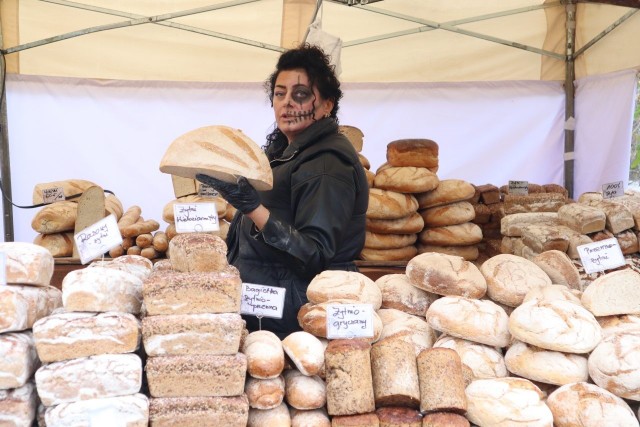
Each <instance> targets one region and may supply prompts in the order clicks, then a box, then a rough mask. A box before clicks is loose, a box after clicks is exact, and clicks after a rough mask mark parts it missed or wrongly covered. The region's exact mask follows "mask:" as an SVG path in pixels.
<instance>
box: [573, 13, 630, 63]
mask: <svg viewBox="0 0 640 427" xmlns="http://www.w3.org/2000/svg"><path fill="white" fill-rule="evenodd" d="M637 12H638V9H633V10H630V11H628V12H627V13H625V14H624V15H623V16H621V17H620V18H619V19H617V20H616V21H615V22H614V23H613V24H611V25H609V26H608V27H607V28H605V29H604V30H603V31H602V32H600V34H598V35H596V36H595V37H594V38H592V39H591V40H589V41H588V42H587V43H586V44H585V45H584V46H582V47H581V48H580V49H578V50H577V51H576V52H575V53H574V55H573V56H574V59H575V58H577V57H578V56H580V55H582V54H583V53H584V52H585V51H586V50H587V49H589V48H590V47H591V46H593V45H594V44H596V43H597V42H599V41H600V40H601V39H602V38H603V37H604V36H606V35H607V34H609V33H610V32H611V31H613V30H614V29H616V28H617V27H618V26H620V24H622V23H623V22H625V21H626V20H628V19H629V18H631V17H632V16H633V15H635V14H636V13H637Z"/></svg>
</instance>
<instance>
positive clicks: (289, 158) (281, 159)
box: [269, 150, 298, 164]
mask: <svg viewBox="0 0 640 427" xmlns="http://www.w3.org/2000/svg"><path fill="white" fill-rule="evenodd" d="M296 154H298V150H295V151H294V152H293V153H291V155H290V156H289V157H287V158H282V157H280V158H279V159H273V160H271V161H270V162H269V164H271V163H273V162H286V161H289V160H291V159H293V158H294V157H295V155H296Z"/></svg>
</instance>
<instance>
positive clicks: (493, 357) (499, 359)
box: [433, 334, 509, 379]
mask: <svg viewBox="0 0 640 427" xmlns="http://www.w3.org/2000/svg"><path fill="white" fill-rule="evenodd" d="M433 347H435V348H440V347H442V348H450V349H452V350H455V352H456V353H458V356H460V360H461V361H462V364H463V365H466V366H468V367H469V368H470V369H471V372H472V373H473V378H474V379H483V378H500V377H506V376H508V374H509V373H508V372H507V366H506V365H505V363H504V357H503V355H502V352H500V351H499V350H497V349H496V348H495V347H492V346H488V345H485V344H480V343H477V342H473V341H469V340H465V339H462V338H456V337H453V336H450V335H446V334H443V335H441V336H440V337H439V338H438V340H437V341H436V342H435V343H434V344H433Z"/></svg>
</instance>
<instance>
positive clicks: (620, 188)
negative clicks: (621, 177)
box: [602, 181, 624, 199]
mask: <svg viewBox="0 0 640 427" xmlns="http://www.w3.org/2000/svg"><path fill="white" fill-rule="evenodd" d="M620 196H624V182H623V181H618V182H610V183H608V184H604V185H603V186H602V198H603V199H613V198H614V197H620Z"/></svg>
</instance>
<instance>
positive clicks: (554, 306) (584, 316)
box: [509, 300, 602, 354]
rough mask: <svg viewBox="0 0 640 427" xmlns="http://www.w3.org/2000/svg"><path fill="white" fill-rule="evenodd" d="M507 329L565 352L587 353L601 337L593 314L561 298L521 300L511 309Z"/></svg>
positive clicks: (527, 341)
mask: <svg viewBox="0 0 640 427" xmlns="http://www.w3.org/2000/svg"><path fill="white" fill-rule="evenodd" d="M509 331H510V332H511V334H512V335H513V336H514V338H516V339H518V340H520V341H524V342H526V343H528V344H532V345H534V346H536V347H542V348H545V349H547V350H555V351H561V352H565V353H578V354H581V353H588V352H590V351H591V350H593V349H594V348H595V347H596V346H597V345H598V343H599V342H600V340H601V339H602V328H601V327H600V325H599V324H598V322H597V321H596V319H595V317H594V316H593V314H591V313H590V312H589V311H588V310H587V309H586V308H583V307H581V306H579V305H578V304H575V303H573V302H570V301H563V300H552V301H544V300H542V301H538V300H531V301H528V302H525V303H523V304H522V305H520V306H519V307H517V308H516V309H515V310H513V313H511V316H510V317H509Z"/></svg>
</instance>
